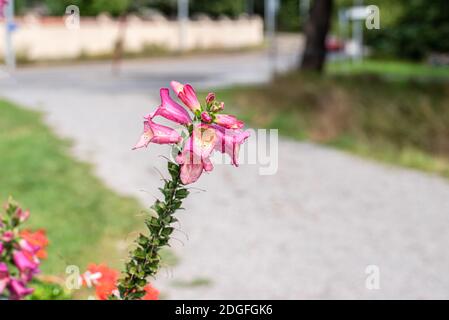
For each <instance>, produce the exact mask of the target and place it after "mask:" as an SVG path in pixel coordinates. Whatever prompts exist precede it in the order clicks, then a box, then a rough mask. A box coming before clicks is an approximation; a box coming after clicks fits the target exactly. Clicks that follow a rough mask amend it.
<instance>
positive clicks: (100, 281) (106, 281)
mask: <svg viewBox="0 0 449 320" xmlns="http://www.w3.org/2000/svg"><path fill="white" fill-rule="evenodd" d="M87 270H88V273H86V274H85V275H84V277H83V284H84V285H87V284H90V283H92V284H93V285H94V286H95V293H96V295H97V298H98V299H99V300H107V299H108V297H109V296H110V295H111V294H113V292H114V291H115V290H117V280H118V277H119V272H118V271H117V270H114V269H111V268H109V267H108V266H106V265H105V264H99V265H96V264H94V263H92V264H90V265H89V266H88V267H87ZM87 277H89V279H86V278H87Z"/></svg>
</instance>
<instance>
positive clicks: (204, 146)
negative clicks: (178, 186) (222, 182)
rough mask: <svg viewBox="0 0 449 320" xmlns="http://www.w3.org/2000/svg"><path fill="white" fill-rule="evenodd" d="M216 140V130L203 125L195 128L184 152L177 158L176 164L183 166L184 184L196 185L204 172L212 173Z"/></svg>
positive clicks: (182, 179)
mask: <svg viewBox="0 0 449 320" xmlns="http://www.w3.org/2000/svg"><path fill="white" fill-rule="evenodd" d="M216 140H217V135H216V134H215V130H213V129H211V128H208V127H206V126H202V125H200V126H196V127H195V128H194V130H193V133H192V136H191V137H190V138H189V139H188V140H187V142H186V144H185V146H184V149H183V151H182V152H181V153H180V154H179V155H178V156H177V157H176V162H177V163H178V164H180V165H181V181H182V183H183V184H190V183H194V182H195V181H197V180H198V178H199V177H200V176H201V174H202V173H203V171H212V169H213V165H212V162H211V161H210V155H211V153H212V151H213V150H214V147H215V144H216Z"/></svg>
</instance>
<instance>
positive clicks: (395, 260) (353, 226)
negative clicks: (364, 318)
mask: <svg viewBox="0 0 449 320" xmlns="http://www.w3.org/2000/svg"><path fill="white" fill-rule="evenodd" d="M231 67H232V68H231ZM267 70H268V69H267V67H266V63H265V60H264V57H263V56H262V55H260V54H257V53H251V54H242V55H234V56H230V57H209V58H207V57H197V58H189V59H185V60H170V59H161V60H153V61H152V62H148V63H142V62H130V63H127V64H126V66H125V68H124V72H123V74H122V75H121V76H120V77H117V78H114V77H111V75H110V70H109V65H107V64H94V65H89V66H78V67H60V68H51V69H43V68H33V69H28V70H23V71H20V72H19V73H18V74H17V77H16V79H17V82H16V83H15V84H13V83H11V81H5V80H0V81H3V82H0V95H3V96H7V97H8V98H11V99H12V100H14V101H17V102H19V103H21V104H24V105H26V106H29V107H30V108H33V109H39V110H43V111H45V112H46V114H47V118H46V119H47V121H48V123H49V124H50V125H51V126H52V127H53V128H54V129H55V130H56V132H58V133H59V134H60V135H61V136H64V137H70V138H72V139H73V140H74V141H75V142H76V144H75V146H74V152H75V154H76V155H77V156H79V157H80V158H82V159H84V160H87V161H90V162H92V163H94V164H95V165H96V173H97V174H98V176H100V177H101V178H102V179H103V180H104V181H105V182H106V183H107V184H108V185H109V186H111V187H112V188H113V189H115V190H117V191H118V192H121V193H123V194H129V195H133V196H136V197H138V198H139V199H141V201H142V203H143V204H144V205H146V206H148V205H150V204H151V203H152V201H153V199H152V197H151V194H154V195H157V192H156V190H157V187H158V186H159V184H160V181H159V176H158V173H157V172H156V171H155V170H154V168H155V167H156V168H163V167H164V160H163V159H161V158H160V157H158V155H161V154H162V155H167V148H165V147H161V146H157V145H151V147H150V148H149V149H148V150H141V151H131V150H130V147H131V146H132V145H133V144H134V143H135V141H136V139H137V137H138V135H139V134H140V131H141V125H140V121H141V118H140V116H141V115H143V114H146V113H148V112H149V111H150V110H151V109H152V108H153V107H155V106H156V105H157V104H158V97H157V88H158V87H159V86H160V85H164V84H166V83H168V81H169V80H171V79H172V78H176V79H179V80H187V79H189V80H190V81H191V82H192V83H193V84H194V85H198V86H200V87H208V86H215V85H226V84H229V83H236V82H237V83H238V82H258V81H264V80H265V79H266V78H267V77H268V72H267ZM249 143H255V139H254V138H252V139H251V140H250V142H249ZM258 169H259V168H258V166H257V165H242V166H241V167H240V168H238V169H235V168H233V167H231V166H227V165H217V166H216V169H215V170H214V172H213V173H212V174H209V175H205V176H203V177H202V178H201V180H200V182H199V183H197V184H196V185H195V187H197V188H199V189H205V190H207V192H200V191H198V192H196V193H195V192H194V194H193V195H192V196H191V197H190V198H189V199H188V200H187V201H186V202H185V208H186V209H187V210H186V211H184V212H180V213H179V214H178V216H179V218H180V220H181V226H180V229H182V231H183V232H185V233H186V234H187V235H188V238H189V239H188V240H187V239H186V237H185V235H184V234H183V233H182V232H178V233H177V235H176V237H177V238H178V239H179V240H180V241H173V247H174V250H175V251H176V254H177V255H178V256H179V257H180V263H179V265H177V266H176V267H174V268H171V269H167V270H166V271H167V272H161V274H160V277H159V280H158V281H157V286H158V287H160V288H161V289H162V290H163V291H164V292H165V293H166V295H167V297H168V298H174V299H177V298H191V299H205V298H208V299H216V298H228V299H229V298H231V299H239V298H251V299H258V298H261V299H264V298H275V299H277V298H287V299H290V298H299V299H309V298H326V299H337V298H343V299H345V298H358V299H365V298H375V299H380V298H387V299H389V298H411V299H415V298H446V299H447V298H449V276H448V275H446V271H447V270H449V254H448V252H447V248H446V246H447V244H448V243H449V233H448V232H447V231H448V230H449V229H448V228H449V221H448V214H449V183H448V182H447V181H446V180H444V179H441V178H438V177H434V176H430V175H427V174H424V173H419V172H414V171H410V170H404V169H400V168H393V167H388V166H384V165H381V164H378V163H374V162H371V161H367V160H363V159H359V158H357V157H353V156H351V155H348V154H345V153H342V152H338V151H335V150H330V149H327V148H324V147H321V146H317V145H313V144H308V143H297V142H292V141H288V140H281V141H280V144H279V170H278V172H277V174H275V175H272V176H261V175H259V174H258ZM142 190H146V191H145V192H144V191H142ZM181 242H182V243H181ZM368 265H377V266H378V267H379V268H380V289H378V290H368V289H367V288H366V286H365V280H366V277H367V274H366V273H365V269H366V267H367V266H368ZM192 281H193V282H197V283H199V284H203V285H201V286H200V285H198V286H194V285H188V284H186V283H188V282H192ZM180 282H184V285H182V284H183V283H180Z"/></svg>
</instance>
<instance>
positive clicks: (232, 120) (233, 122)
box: [214, 114, 245, 129]
mask: <svg viewBox="0 0 449 320" xmlns="http://www.w3.org/2000/svg"><path fill="white" fill-rule="evenodd" d="M214 122H215V123H216V124H218V125H219V126H222V127H224V128H226V129H242V128H243V126H244V125H245V124H244V122H243V121H240V120H238V119H237V118H236V117H235V116H233V115H230V114H217V115H215V120H214Z"/></svg>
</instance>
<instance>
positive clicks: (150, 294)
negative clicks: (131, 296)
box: [142, 284, 159, 300]
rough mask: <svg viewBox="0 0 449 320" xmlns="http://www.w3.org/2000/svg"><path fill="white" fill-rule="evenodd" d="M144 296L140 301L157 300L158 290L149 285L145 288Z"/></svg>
mask: <svg viewBox="0 0 449 320" xmlns="http://www.w3.org/2000/svg"><path fill="white" fill-rule="evenodd" d="M144 289H145V292H146V295H144V296H143V298H142V300H158V298H159V290H157V289H156V288H154V287H153V286H152V285H151V284H147V285H146V286H145V288H144Z"/></svg>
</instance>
